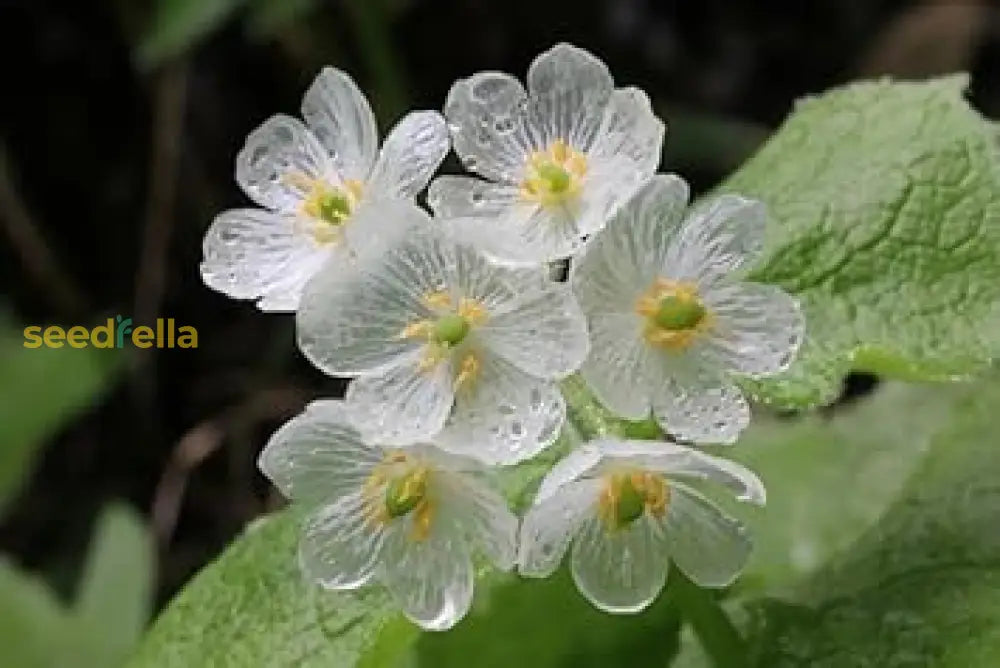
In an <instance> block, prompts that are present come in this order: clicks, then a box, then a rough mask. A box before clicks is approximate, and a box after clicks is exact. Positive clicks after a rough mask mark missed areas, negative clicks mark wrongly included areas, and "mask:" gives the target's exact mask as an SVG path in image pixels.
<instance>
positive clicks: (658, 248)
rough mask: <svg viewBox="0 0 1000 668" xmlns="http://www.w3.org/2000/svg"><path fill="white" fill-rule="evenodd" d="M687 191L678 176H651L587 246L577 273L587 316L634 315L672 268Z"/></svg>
mask: <svg viewBox="0 0 1000 668" xmlns="http://www.w3.org/2000/svg"><path fill="white" fill-rule="evenodd" d="M688 194H689V191H688V187H687V184H686V183H685V182H684V181H683V180H682V179H680V178H679V177H677V176H673V175H656V176H654V177H652V178H651V179H649V180H648V181H647V182H646V183H645V184H644V185H643V186H642V188H641V189H640V190H639V191H638V192H637V193H636V194H635V195H634V196H633V197H632V199H631V200H629V201H628V203H627V204H625V205H624V206H623V207H622V208H621V209H620V210H619V211H618V213H617V214H616V215H615V216H614V217H613V218H612V220H611V221H610V222H609V223H608V225H607V227H606V229H605V230H604V232H603V233H602V234H600V235H598V236H597V237H596V238H595V239H594V240H593V241H592V242H591V243H590V244H589V245H588V246H587V249H586V251H585V252H584V253H583V254H582V256H581V257H580V258H579V259H578V261H577V262H576V263H575V264H574V267H573V274H572V284H573V289H574V291H575V292H576V294H577V296H578V297H579V299H580V305H581V307H582V308H583V310H584V311H585V312H586V313H587V315H589V316H593V315H594V314H597V313H628V314H634V313H635V302H636V299H637V298H638V297H639V295H640V294H641V293H642V292H643V291H644V290H646V289H648V288H649V286H650V285H652V283H653V281H654V280H655V279H656V278H657V277H659V276H661V275H663V273H664V272H665V271H666V269H667V265H666V261H667V257H668V254H669V249H670V244H671V241H672V240H673V238H674V236H675V235H676V233H677V231H678V230H679V228H680V223H681V221H682V219H683V216H684V208H685V207H686V206H687V199H688Z"/></svg>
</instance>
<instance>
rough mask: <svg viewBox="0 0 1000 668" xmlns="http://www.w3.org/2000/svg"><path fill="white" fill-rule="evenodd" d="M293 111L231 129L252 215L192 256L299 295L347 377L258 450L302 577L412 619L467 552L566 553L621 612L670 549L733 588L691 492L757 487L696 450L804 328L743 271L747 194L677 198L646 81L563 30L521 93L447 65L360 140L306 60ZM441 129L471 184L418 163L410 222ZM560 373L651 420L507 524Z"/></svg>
mask: <svg viewBox="0 0 1000 668" xmlns="http://www.w3.org/2000/svg"><path fill="white" fill-rule="evenodd" d="M302 115H303V117H304V119H305V124H303V123H301V122H299V121H297V120H295V119H293V118H290V117H286V116H276V117H274V118H271V119H270V120H268V121H267V122H265V123H264V124H263V125H262V126H261V127H260V128H259V129H257V130H255V131H254V132H253V133H251V134H250V136H249V138H248V140H247V144H246V147H245V148H244V149H243V150H242V151H241V152H240V154H239V156H238V157H237V166H236V176H237V181H238V182H239V183H240V185H241V186H242V187H243V189H244V190H245V191H246V193H247V195H248V196H249V197H250V198H251V199H253V200H254V201H255V202H256V203H257V204H259V205H260V206H261V207H263V208H261V209H238V210H233V211H227V212H225V213H223V214H221V215H220V216H218V217H217V218H216V220H215V221H214V222H213V224H212V226H211V228H210V229H209V231H208V233H207V235H206V237H205V243H204V262H203V264H202V267H201V270H202V276H203V278H204V280H205V282H206V284H207V285H209V286H210V287H212V288H214V289H216V290H219V291H221V292H224V293H226V294H228V295H230V296H232V297H235V298H238V299H255V300H257V305H258V307H259V308H260V309H261V310H277V311H295V313H296V324H297V332H298V343H299V347H300V348H301V350H302V351H303V353H304V354H305V355H306V357H308V358H309V359H310V360H311V361H312V362H313V363H314V364H315V365H316V366H317V367H318V368H320V369H321V370H323V371H325V372H326V373H328V374H331V375H335V376H341V377H347V378H350V379H352V380H351V382H350V384H349V386H348V389H347V393H346V396H345V397H344V399H343V400H323V401H317V402H314V403H313V404H311V405H310V406H308V407H307V408H306V409H305V411H304V412H303V413H302V414H301V415H299V416H298V417H296V418H294V419H293V420H291V421H290V422H289V423H288V424H286V425H285V426H284V427H282V428H281V429H280V430H279V431H278V432H277V433H275V434H274V436H273V437H272V438H271V440H270V442H269V443H268V444H267V446H266V448H265V449H264V451H263V453H262V454H261V457H260V468H261V470H262V471H263V472H264V473H265V475H267V476H268V477H269V478H270V479H271V480H272V481H273V482H274V484H275V485H277V486H278V488H279V489H280V490H281V491H282V492H283V493H284V494H285V495H286V496H287V497H289V498H291V499H293V500H294V501H295V502H297V503H302V504H308V505H309V506H311V507H313V508H314V510H313V512H312V514H311V515H310V516H309V517H308V519H307V521H306V523H305V528H304V534H303V536H302V539H301V543H300V549H299V561H300V564H301V567H302V569H303V571H304V572H305V573H306V574H307V576H308V577H309V578H310V579H311V580H313V581H315V582H318V583H319V584H321V585H322V586H324V587H327V588H330V589H353V588H356V587H360V586H362V585H365V584H368V583H369V582H373V581H377V582H379V583H381V584H383V585H384V586H385V587H386V588H387V589H388V590H389V592H390V593H391V594H392V596H393V597H394V598H395V600H396V601H397V602H398V604H399V605H400V607H401V608H402V610H403V611H404V613H405V614H406V615H407V616H408V617H409V618H410V619H412V620H413V621H414V622H415V623H417V624H419V625H420V626H422V627H423V628H426V629H432V630H440V629H447V628H450V627H451V626H453V625H454V624H455V623H456V622H457V621H458V620H460V619H461V618H462V617H463V616H464V615H465V614H466V612H467V611H468V610H469V607H470V605H471V601H472V591H473V581H474V573H473V570H474V569H473V564H474V561H473V559H474V555H475V554H480V555H482V556H485V557H486V558H488V559H489V561H490V562H492V563H493V565H494V566H496V567H497V568H499V569H502V570H510V569H512V568H515V567H516V568H517V569H518V571H519V572H520V573H521V574H523V575H525V576H531V577H544V576H547V575H549V574H551V573H552V572H553V571H554V570H555V569H556V568H557V567H558V565H559V564H560V562H561V561H562V559H563V556H564V554H565V553H566V552H567V550H569V551H570V553H571V555H570V558H569V562H570V570H571V573H572V576H573V579H574V581H575V582H576V584H577V587H578V588H579V590H580V592H581V593H582V594H583V595H584V596H585V597H586V598H587V599H588V600H589V601H591V602H592V603H593V604H594V605H595V606H597V607H598V608H601V609H603V610H606V611H609V612H616V613H625V612H637V611H639V610H642V609H643V608H645V607H646V606H647V605H649V603H650V602H652V601H653V600H654V599H655V598H656V596H657V595H658V593H659V592H660V591H661V589H662V588H663V585H664V582H665V580H666V577H667V570H668V564H669V563H670V562H672V563H673V564H674V565H675V566H676V567H677V568H679V569H681V570H682V571H683V572H684V573H685V574H686V575H687V576H688V577H689V578H691V579H692V580H693V581H694V582H696V583H698V584H700V585H702V586H708V587H722V586H726V585H728V584H729V583H730V582H732V580H733V579H734V578H735V577H736V575H737V574H738V573H739V571H740V569H741V568H742V566H743V564H744V563H745V561H746V559H747V556H748V554H749V551H750V539H749V537H748V535H747V533H746V531H745V530H744V528H743V526H742V525H741V524H740V523H739V522H738V521H737V520H735V519H733V518H732V517H730V516H729V515H728V514H727V513H725V512H724V511H723V510H722V509H720V508H719V507H718V506H717V505H715V504H714V503H713V502H712V501H710V500H709V499H708V498H707V497H706V496H705V493H704V491H705V490H703V489H702V488H705V487H712V486H715V487H721V488H728V490H730V491H731V492H732V493H734V494H735V496H736V498H737V499H739V500H741V501H747V502H751V503H755V504H763V503H764V487H763V485H762V483H761V482H760V480H759V479H758V478H757V477H756V476H755V475H754V474H753V473H752V472H751V471H749V470H747V469H745V468H744V467H742V466H740V465H738V464H735V463H733V462H730V461H727V460H724V459H720V458H718V457H714V456H711V455H708V454H705V453H704V452H702V451H701V450H699V449H698V446H699V445H701V444H722V443H732V442H734V441H735V440H736V439H737V437H738V436H739V434H740V432H741V430H742V429H743V428H744V427H745V426H746V425H747V424H748V422H749V408H748V405H747V401H746V399H745V398H744V396H743V394H742V393H741V391H740V389H739V387H738V385H737V384H736V381H737V380H738V379H739V378H740V377H745V376H749V377H757V376H763V375H768V374H773V373H776V372H779V371H781V370H783V369H785V368H786V367H787V366H788V365H789V364H790V363H791V360H792V358H793V356H794V355H795V352H796V350H797V348H798V345H799V342H800V340H801V338H802V335H803V328H804V323H803V319H802V315H801V313H800V311H799V308H798V305H797V303H796V302H795V301H794V299H792V298H791V297H790V296H788V295H787V294H785V293H783V292H782V291H781V290H779V289H777V288H775V287H773V286H768V285H761V284H756V283H752V282H746V281H744V280H742V276H743V275H744V274H745V270H746V269H747V268H748V267H750V266H751V265H752V264H753V263H754V261H755V260H756V259H757V257H758V256H759V255H760V253H761V251H762V247H763V238H764V230H765V212H764V208H763V206H762V205H761V204H760V203H759V202H755V201H753V200H749V199H745V198H743V197H739V196H736V195H723V196H721V197H719V198H717V199H715V200H714V201H710V202H708V203H706V204H704V205H701V206H699V207H697V208H696V209H695V210H694V211H693V212H692V213H690V214H687V215H685V214H686V209H687V206H688V199H689V192H688V188H687V185H686V184H685V182H684V181H683V180H681V179H680V178H678V177H677V176H673V175H658V174H656V173H655V172H656V170H657V168H658V165H659V160H660V153H661V146H662V142H663V136H664V125H663V123H662V122H661V121H660V120H659V119H658V118H657V117H656V115H655V114H654V113H653V111H652V108H651V106H650V103H649V99H648V98H647V97H646V95H645V94H644V93H643V92H642V91H640V90H638V89H635V88H615V85H614V81H613V80H612V78H611V75H610V74H609V72H608V70H607V68H606V67H605V65H604V64H603V63H602V62H601V61H600V60H598V59H597V58H595V57H594V56H592V55H591V54H589V53H587V52H586V51H583V50H581V49H578V48H575V47H572V46H569V45H565V44H561V45H558V46H555V47H554V48H552V49H550V50H549V51H547V52H545V53H543V54H541V55H540V56H539V57H538V58H536V60H535V61H534V62H533V63H532V65H531V67H530V69H529V70H528V76H527V87H524V86H522V85H521V83H520V82H518V81H517V79H515V78H514V77H511V76H508V75H506V74H501V73H497V72H482V73H478V74H475V75H473V76H471V77H469V78H467V79H462V80H460V81H458V82H457V83H455V85H454V86H453V87H452V89H451V92H450V93H449V95H448V99H447V101H446V103H445V107H444V117H442V116H441V115H440V114H438V113H436V112H432V111H421V112H415V113H411V114H409V115H408V116H406V117H405V118H403V120H402V121H400V122H399V124H398V125H397V126H396V127H395V129H393V130H392V131H391V132H390V133H389V136H388V137H387V139H386V140H385V142H384V144H383V145H382V147H381V150H379V149H378V144H377V133H376V126H375V120H374V117H373V115H372V112H371V109H370V107H369V105H368V102H367V101H366V100H365V98H364V96H363V95H362V94H361V93H360V91H359V90H358V88H357V86H356V85H355V84H354V82H353V81H352V80H351V79H350V77H348V76H347V75H346V74H344V73H343V72H339V71H337V70H333V69H326V70H324V71H323V72H322V73H321V74H320V75H319V77H317V79H316V81H315V82H314V83H313V85H312V86H311V87H310V88H309V90H308V92H307V93H306V95H305V99H304V100H303V104H302ZM449 147H453V148H454V150H455V152H456V153H457V154H458V156H459V158H460V159H461V161H462V163H463V164H464V165H465V166H466V168H468V170H469V171H471V172H474V173H476V174H478V175H479V176H481V177H482V178H476V177H472V176H440V177H438V178H437V179H435V180H434V181H433V182H432V183H430V186H429V188H428V191H427V202H428V205H429V207H430V209H431V210H432V211H433V216H431V215H429V214H428V213H427V212H425V211H424V210H423V209H422V208H421V207H420V206H418V204H417V203H416V202H415V197H416V196H417V195H418V194H419V193H420V191H422V190H423V189H424V187H425V186H426V185H427V183H428V181H430V179H431V177H432V175H433V173H434V172H435V171H436V169H437V167H438V165H439V163H440V162H441V161H442V159H443V158H444V156H445V154H446V153H447V151H448V150H449ZM566 260H568V262H569V266H570V273H569V278H568V280H566V281H559V280H556V279H554V278H553V276H554V275H556V273H557V272H553V271H552V269H553V267H560V266H563V265H562V263H563V262H564V261H566ZM553 263H555V264H553ZM573 373H579V374H580V375H581V376H582V377H583V379H584V380H585V381H586V383H587V385H588V386H589V388H590V391H591V392H592V393H593V395H594V397H596V399H597V400H599V401H600V402H601V403H602V404H603V405H604V406H605V407H606V408H607V409H609V411H611V412H612V413H614V414H617V415H618V416H620V417H622V418H625V419H631V420H644V419H648V418H650V417H652V418H654V419H655V420H656V422H657V423H658V424H659V426H660V427H661V428H662V430H663V432H664V434H665V436H664V438H663V439H662V440H660V441H630V440H620V439H613V438H607V437H599V438H596V439H595V440H592V441H590V442H588V443H585V444H584V445H581V446H580V447H578V448H576V449H575V450H573V451H571V452H570V453H569V454H568V456H566V457H565V458H563V459H562V460H561V461H559V462H558V463H557V464H556V465H555V466H554V467H553V468H552V469H551V470H550V471H549V473H548V474H547V476H546V477H545V478H544V480H543V481H542V482H541V485H540V487H539V489H538V492H537V496H536V498H535V500H534V503H533V504H532V505H531V507H530V508H529V509H527V511H526V512H525V513H524V515H523V517H518V516H517V515H515V514H514V513H513V512H512V511H511V509H510V508H509V506H508V503H507V501H506V500H505V498H504V497H503V496H502V495H501V494H500V493H499V492H498V490H497V487H496V483H495V481H494V480H493V475H494V474H495V473H496V471H497V470H498V468H499V467H504V466H510V465H514V464H517V463H519V462H522V461H524V460H527V459H529V458H531V457H534V456H536V455H537V454H538V453H540V452H541V451H542V450H544V449H545V448H547V447H548V446H550V445H552V444H553V443H554V442H555V440H556V439H557V437H558V436H559V434H560V433H561V431H562V428H563V424H564V422H565V420H566V414H567V407H566V402H565V399H564V397H563V395H562V393H561V392H560V384H559V382H560V381H561V380H562V379H564V378H566V377H567V376H569V375H571V374H573ZM595 436H596V435H595ZM678 441H681V442H683V443H686V445H682V444H680V443H678Z"/></svg>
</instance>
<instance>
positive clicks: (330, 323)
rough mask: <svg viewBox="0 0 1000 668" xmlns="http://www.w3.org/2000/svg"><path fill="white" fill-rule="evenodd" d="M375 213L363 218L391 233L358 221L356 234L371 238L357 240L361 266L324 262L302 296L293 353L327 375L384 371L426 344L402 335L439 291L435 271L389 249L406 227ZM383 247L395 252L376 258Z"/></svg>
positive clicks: (420, 255)
mask: <svg viewBox="0 0 1000 668" xmlns="http://www.w3.org/2000/svg"><path fill="white" fill-rule="evenodd" d="M397 204H398V205H400V206H402V205H404V203H397ZM406 206H407V207H409V208H411V209H414V208H415V207H410V205H406ZM380 210H381V209H374V208H373V209H371V216H370V217H366V218H365V220H366V221H371V222H372V223H375V224H380V225H382V226H384V227H387V228H389V229H387V230H386V231H385V233H384V234H381V232H380V231H379V230H378V229H373V225H369V224H368V223H365V224H364V225H362V224H361V223H362V221H361V220H359V221H356V222H357V223H358V229H359V232H358V235H359V236H361V232H363V231H364V230H366V229H367V230H369V231H371V232H372V234H371V235H369V237H368V238H367V240H364V241H363V243H366V244H368V246H367V248H365V249H364V250H361V251H359V252H360V255H361V256H362V258H361V260H359V261H357V262H355V263H353V264H351V265H350V266H344V264H343V263H340V264H335V263H333V262H331V263H328V264H326V265H325V266H324V268H323V269H322V270H321V271H320V272H318V273H317V274H316V276H315V277H314V278H313V280H311V281H309V283H308V285H307V286H306V289H305V290H304V292H303V296H302V303H301V306H300V308H299V311H298V314H297V319H296V324H297V331H298V341H299V347H300V348H301V349H302V352H303V353H304V354H305V355H306V357H308V358H309V360H310V361H312V362H313V364H315V365H316V366H317V367H319V368H320V369H322V370H323V371H326V372H327V373H329V374H332V375H342V376H352V375H358V374H361V373H368V372H371V371H376V370H379V369H384V368H387V367H390V366H393V365H394V364H398V363H399V361H400V360H402V359H404V358H407V357H409V356H412V355H413V354H414V353H415V352H416V351H418V350H421V349H422V348H423V346H424V342H423V341H421V340H418V339H413V338H403V337H401V336H400V334H401V333H402V331H403V330H404V329H405V328H406V327H407V326H408V325H411V324H413V323H414V322H417V321H419V320H422V319H425V318H427V317H429V316H430V312H429V311H428V310H427V308H426V307H425V306H424V305H423V303H422V302H421V298H422V296H423V295H424V294H426V293H427V292H432V291H434V290H438V289H440V282H441V280H440V271H439V270H438V267H437V266H436V265H432V266H427V265H428V261H427V260H426V258H425V255H426V253H425V252H424V251H423V250H421V249H419V248H417V249H414V248H413V246H412V245H410V244H404V245H400V244H398V243H397V244H395V245H393V244H390V243H389V241H390V240H391V239H392V237H393V236H395V235H398V234H400V233H401V230H404V231H405V229H406V227H405V221H401V220H400V219H397V218H395V217H391V216H389V217H386V218H383V219H382V220H381V223H379V222H378V221H379V218H378V215H377V214H378V211H380ZM366 216H367V214H366ZM348 224H349V225H350V223H348ZM382 242H385V243H386V244H387V245H393V247H392V248H391V249H390V250H388V251H383V252H376V250H380V249H378V248H377V245H378V244H379V243H382ZM353 248H354V246H353V245H352V249H353Z"/></svg>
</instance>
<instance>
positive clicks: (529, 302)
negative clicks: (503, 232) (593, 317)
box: [477, 269, 589, 379]
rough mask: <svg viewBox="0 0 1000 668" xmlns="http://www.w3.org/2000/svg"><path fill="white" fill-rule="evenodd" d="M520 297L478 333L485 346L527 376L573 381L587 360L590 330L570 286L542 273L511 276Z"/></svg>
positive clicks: (525, 271) (493, 313)
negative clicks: (550, 279) (524, 372)
mask: <svg viewBox="0 0 1000 668" xmlns="http://www.w3.org/2000/svg"><path fill="white" fill-rule="evenodd" d="M506 275H507V277H508V282H509V284H510V285H511V286H512V287H513V289H514V290H515V295H516V296H515V297H514V298H513V299H509V300H507V301H505V302H503V303H499V304H497V306H496V308H495V310H492V311H491V312H490V316H489V319H488V320H487V321H486V323H484V324H483V325H482V326H481V327H480V328H479V329H478V330H477V333H478V334H479V336H480V337H481V340H482V341H483V344H484V345H485V346H486V347H488V348H489V349H490V350H491V351H493V352H495V353H496V354H498V355H500V356H501V357H503V358H505V359H506V360H508V361H509V362H511V363H513V364H514V365H515V366H517V367H519V368H520V369H521V370H523V371H526V372H528V373H529V374H531V375H533V376H538V377H540V378H547V379H554V378H562V377H564V376H567V375H569V374H570V373H572V372H573V371H575V370H576V369H578V368H579V367H580V365H581V364H582V363H583V360H584V358H586V356H587V350H588V347H589V341H588V337H587V325H586V321H585V319H584V317H583V312H582V311H580V307H579V305H578V304H577V303H576V299H575V298H574V296H573V293H572V292H571V291H570V290H569V287H568V286H567V285H565V284H564V283H552V282H549V281H547V280H545V275H544V273H542V272H540V271H538V270H528V269H518V270H507V271H506Z"/></svg>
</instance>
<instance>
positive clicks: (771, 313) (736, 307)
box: [704, 283, 805, 375]
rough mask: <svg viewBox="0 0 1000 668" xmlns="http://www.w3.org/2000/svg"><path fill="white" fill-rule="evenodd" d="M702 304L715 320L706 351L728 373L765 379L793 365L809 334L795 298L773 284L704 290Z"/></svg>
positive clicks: (750, 284)
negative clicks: (806, 333) (732, 372)
mask: <svg viewBox="0 0 1000 668" xmlns="http://www.w3.org/2000/svg"><path fill="white" fill-rule="evenodd" d="M704 300H705V304H706V306H707V307H708V309H709V311H710V312H711V313H712V316H713V327H712V331H711V336H710V337H709V338H707V339H706V341H705V347H706V348H707V352H708V354H710V355H711V356H712V357H714V358H715V359H717V360H719V361H720V362H721V363H722V365H723V366H724V367H725V368H728V369H732V370H733V371H738V372H740V373H745V374H751V375H767V374H773V373H777V372H779V371H783V370H784V369H787V368H788V365H789V364H791V363H792V360H793V359H794V358H795V353H796V352H797V351H798V349H799V345H800V344H801V343H802V337H803V334H804V332H805V319H804V318H803V316H802V311H801V309H800V308H799V303H798V301H797V300H796V299H795V298H794V297H792V296H790V295H789V294H787V293H786V292H784V291H783V290H782V289H781V288H778V287H775V286H773V285H762V284H759V283H737V284H733V285H724V286H718V287H714V288H712V289H711V290H708V291H706V293H705V295H704Z"/></svg>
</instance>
